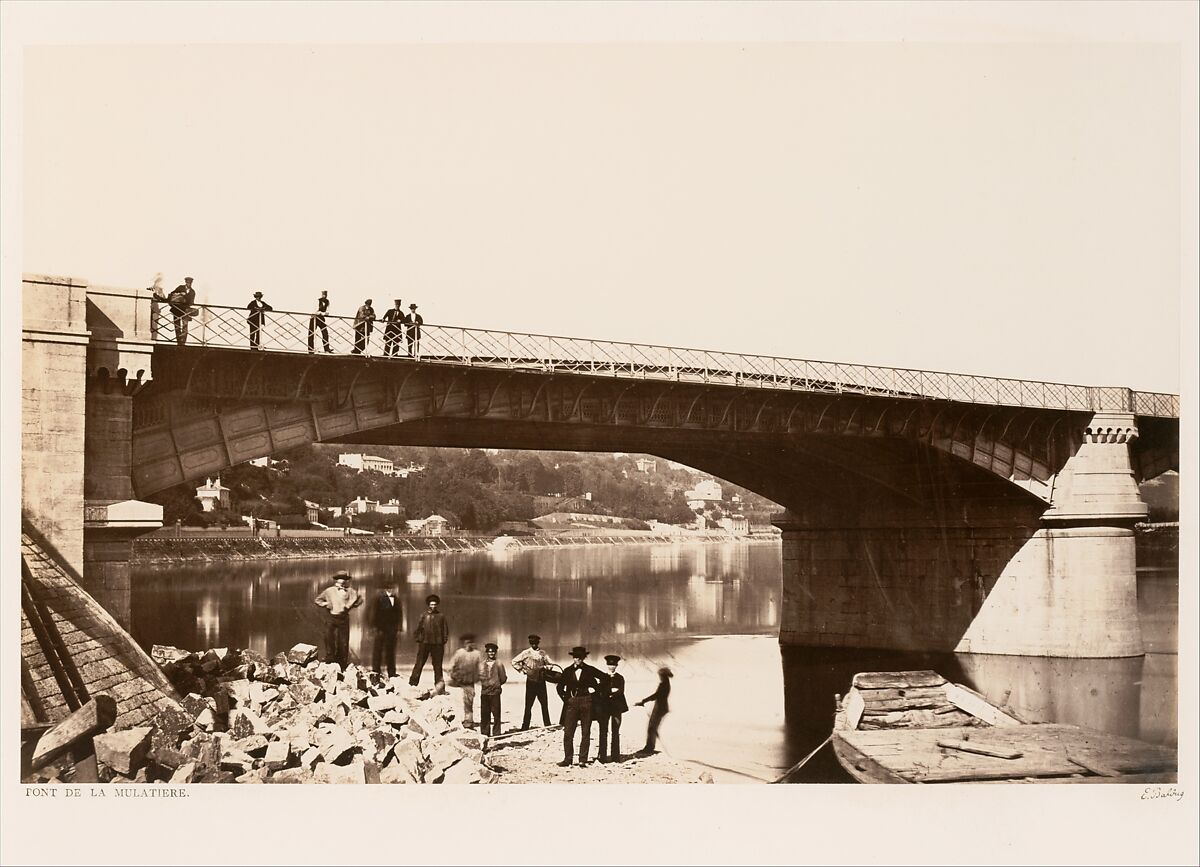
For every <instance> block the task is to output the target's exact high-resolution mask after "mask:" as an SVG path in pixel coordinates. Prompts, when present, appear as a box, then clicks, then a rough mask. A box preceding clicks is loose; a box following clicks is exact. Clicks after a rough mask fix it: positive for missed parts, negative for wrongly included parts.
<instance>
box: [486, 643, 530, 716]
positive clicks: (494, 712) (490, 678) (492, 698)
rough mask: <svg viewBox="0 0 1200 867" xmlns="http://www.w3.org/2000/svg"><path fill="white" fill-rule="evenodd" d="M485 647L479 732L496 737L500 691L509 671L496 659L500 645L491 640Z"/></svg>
mask: <svg viewBox="0 0 1200 867" xmlns="http://www.w3.org/2000/svg"><path fill="white" fill-rule="evenodd" d="M483 649H484V651H486V653H487V656H486V657H485V658H484V659H483V661H482V662H480V663H479V719H480V727H479V733H480V734H482V735H490V736H491V737H495V736H496V735H498V734H500V693H501V692H502V691H503V686H504V684H505V683H506V682H507V681H508V672H506V671H505V670H504V663H503V662H501V661H500V660H498V659H496V653H497V651H499V650H500V648H499V647H497V646H496V645H495V644H493V643H492V642H490V641H489V642H488V643H487V644H485V645H484V646H483ZM543 685H544V684H543Z"/></svg>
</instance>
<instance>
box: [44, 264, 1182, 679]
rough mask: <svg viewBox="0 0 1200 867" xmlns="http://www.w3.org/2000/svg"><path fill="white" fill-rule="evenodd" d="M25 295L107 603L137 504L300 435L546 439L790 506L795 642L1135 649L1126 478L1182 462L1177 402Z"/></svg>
mask: <svg viewBox="0 0 1200 867" xmlns="http://www.w3.org/2000/svg"><path fill="white" fill-rule="evenodd" d="M26 299H27V304H26V322H25V344H24V346H25V365H24V369H25V371H26V386H25V406H26V418H27V422H26V425H25V430H26V437H25V450H24V454H25V458H24V459H25V469H26V472H25V479H26V485H25V490H24V492H23V493H24V502H25V509H26V513H27V515H29V517H30V518H31V519H32V520H34V521H35V522H40V523H41V524H43V525H45V526H46V527H47V528H48V535H50V536H52V537H53V538H54V539H55V540H56V543H57V544H59V545H60V546H62V548H63V549H64V550H65V551H66V555H67V556H68V558H69V559H70V558H74V560H75V561H76V562H78V563H79V564H80V566H81V568H82V567H83V565H84V564H85V563H86V564H88V568H87V569H86V570H85V575H86V574H88V573H90V574H91V575H92V576H93V579H94V580H93V579H89V580H90V582H91V586H92V587H93V589H94V591H95V592H96V593H97V594H98V595H100V596H101V598H103V599H105V600H107V602H108V604H110V605H111V606H112V607H113V608H114V610H116V611H117V612H118V615H119V616H125V615H123V614H122V612H125V611H127V608H128V567H127V565H123V561H122V557H125V558H126V559H127V554H128V540H129V538H131V536H132V535H133V533H135V532H139V531H140V527H142V526H147V525H152V524H153V523H154V521H155V519H156V512H155V508H154V507H152V506H150V505H149V504H141V503H139V501H137V500H135V499H134V498H135V497H146V496H149V495H152V494H154V493H155V492H158V491H161V490H164V489H165V488H168V487H171V486H173V485H176V484H181V483H184V482H188V481H190V480H192V479H197V478H201V477H203V476H206V475H213V474H216V473H218V472H220V471H221V470H222V469H224V468H225V467H228V466H232V465H235V464H238V463H241V462H243V461H246V460H249V459H252V458H257V457H261V456H263V455H266V454H271V453H276V452H279V451H281V450H284V449H287V448H291V447H294V446H298V445H303V444H305V443H310V442H327V443H355V444H362V445H369V444H396V445H429V446H471V447H496V448H540V449H547V448H548V449H573V450H592V451H624V452H646V453H650V454H655V455H658V456H661V457H663V458H667V459H671V460H676V461H679V462H682V463H685V464H688V465H691V466H694V467H698V468H701V469H704V470H707V471H709V472H712V473H713V474H715V475H718V476H721V477H723V478H726V479H729V480H731V481H733V482H736V483H738V484H741V485H743V486H745V487H748V488H750V489H752V490H755V491H758V492H759V493H762V494H763V495H765V496H767V497H769V498H771V499H773V500H775V501H776V502H779V503H781V504H782V505H784V506H785V507H786V508H787V509H788V511H787V512H786V513H785V514H784V515H783V516H782V517H781V518H780V520H779V522H778V523H779V526H780V527H781V528H782V529H783V532H784V542H783V571H784V579H783V594H782V602H781V608H780V638H781V640H782V641H784V642H785V643H797V644H806V645H824V646H840V647H878V646H883V647H891V648H900V649H913V650H952V649H956V648H957V649H958V650H961V651H971V652H989V653H1006V654H1033V655H1051V656H1053V655H1060V656H1085V657H1086V656H1129V655H1138V654H1140V653H1141V652H1142V650H1143V646H1142V640H1141V635H1140V629H1139V625H1138V620H1137V612H1136V594H1135V577H1134V566H1133V536H1132V530H1131V528H1132V525H1133V523H1134V522H1136V521H1138V520H1140V519H1143V518H1144V517H1145V514H1146V506H1145V504H1144V503H1143V502H1142V501H1141V499H1140V496H1139V494H1138V489H1137V485H1136V482H1137V481H1138V480H1141V479H1145V478H1150V477H1153V476H1154V475H1157V474H1158V473H1161V472H1163V471H1164V470H1167V469H1172V468H1175V467H1177V466H1178V398H1177V397H1176V396H1174V395H1164V394H1151V393H1145V392H1137V391H1132V390H1130V389H1126V388H1110V387H1087V386H1076V385H1062V384H1056V383H1048V382H1025V381H1021V380H1013V379H1002V378H990V377H979V376H972V375H962V374H952V373H936V372H928V371H916V370H901V369H893V368H882V367H871V366H865V365H853V364H838V363H832V362H818V361H806V360H798V359H784V358H767V357H762V356H754V355H739V354H732V353H723V352H714V351H707V350H693V349H677V348H672V347H661V346H642V345H637V344H628V343H619V342H613V341H593V340H583V339H578V338H562V337H550V336H543V335H531V334H515V333H507V332H492V331H482V330H478V329H467V328H455V327H449V326H442V325H436V324H428V325H424V326H423V327H422V330H421V336H420V342H419V344H417V345H416V346H415V347H414V349H415V351H416V357H412V356H407V355H401V356H396V357H380V356H379V355H378V351H377V350H376V351H375V354H374V355H370V354H367V353H364V354H363V355H350V354H347V353H346V351H347V350H348V349H349V348H350V347H351V346H352V345H353V339H354V334H353V323H352V322H351V321H350V320H347V319H345V318H342V317H334V316H327V317H326V325H327V327H328V329H329V331H330V339H331V344H332V345H331V348H332V349H335V350H336V351H334V352H332V353H329V354H326V353H324V352H317V353H316V354H313V355H310V354H308V351H307V342H308V328H309V324H310V322H311V319H312V317H311V314H307V313H286V312H273V313H271V314H267V317H266V319H265V321H264V323H263V326H262V332H261V345H262V351H254V350H251V349H250V348H249V324H248V323H247V321H246V311H245V310H244V309H237V308H228V307H216V306H210V307H201V308H199V310H200V315H199V316H197V317H196V319H195V321H193V322H191V323H190V326H189V337H188V343H187V345H183V346H180V345H177V344H176V343H175V342H173V341H172V340H166V341H164V340H163V339H161V338H162V336H163V335H162V332H163V331H164V329H165V330H167V331H169V332H171V333H170V334H169V335H168V336H169V337H173V336H174V335H173V331H174V326H173V323H172V322H171V321H170V319H169V318H168V319H164V318H163V317H164V315H167V311H166V309H165V308H159V309H158V310H157V313H156V311H154V310H153V309H152V304H151V300H150V298H149V297H148V295H147V293H144V292H143V293H140V294H139V293H134V292H123V291H117V290H99V289H91V290H88V289H87V288H86V287H84V286H81V285H79V284H76V283H72V282H71V281H65V280H57V279H54V278H37V277H28V278H26ZM156 317H157V318H156ZM156 330H157V332H158V333H157V334H156V333H155V332H156ZM378 331H379V329H376V335H375V338H374V339H375V345H376V346H378V343H379V339H380V336H379V333H378ZM385 334H386V332H385ZM404 346H405V349H407V345H406V344H405V345H404ZM317 348H318V349H320V348H321V347H320V341H319V339H318V346H317ZM30 371H34V372H41V371H46V372H48V373H47V374H46V375H45V376H42V375H41V374H40V373H36V374H31V373H30ZM81 379H82V380H83V381H84V382H86V384H87V388H86V391H85V392H82V393H81V391H80V380H81ZM33 479H38V480H40V483H39V484H32V482H31V480H33ZM79 479H84V480H85V484H83V485H80V484H79V481H78V480H79ZM85 505H86V508H87V515H88V519H87V525H86V529H85V526H84V521H83V518H82V513H83V511H84V506H85ZM76 506H78V508H76ZM76 513H78V514H79V516H80V517H75V515H76ZM121 546H125V547H124V548H123V549H122V547H121ZM123 600H124V601H123Z"/></svg>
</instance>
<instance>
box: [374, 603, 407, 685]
mask: <svg viewBox="0 0 1200 867" xmlns="http://www.w3.org/2000/svg"><path fill="white" fill-rule="evenodd" d="M401 614H402V610H401V607H400V600H399V599H398V598H397V596H396V590H395V588H394V587H385V588H384V589H382V590H380V591H379V595H378V596H376V597H375V605H374V607H372V609H371V631H372V632H373V633H374V635H373V636H372V638H373V639H374V643H373V644H372V645H371V669H372V671H374V672H375V673H376V674H382V673H383V666H384V663H385V662H386V663H387V674H388V677H395V676H396V631H397V630H398V629H399V628H400V617H401Z"/></svg>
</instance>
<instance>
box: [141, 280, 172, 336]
mask: <svg viewBox="0 0 1200 867" xmlns="http://www.w3.org/2000/svg"><path fill="white" fill-rule="evenodd" d="M162 281H163V275H162V274H161V273H159V274H155V275H154V282H153V283H152V284H151V285H150V287H149V288H148V289H147V290H146V291H147V292H149V293H150V334H151V335H153V336H152V339H153V340H158V339H159V338H163V337H166V336H167V335H166V334H163V333H162V332H161V330H160V329H161V328H162V327H163V313H162V311H163V307H164V306H165V305H166V303H167V293H166V290H165V289H163V285H162Z"/></svg>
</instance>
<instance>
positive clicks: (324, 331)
mask: <svg viewBox="0 0 1200 867" xmlns="http://www.w3.org/2000/svg"><path fill="white" fill-rule="evenodd" d="M328 310H329V290H327V289H322V290H321V297H320V298H318V299H317V311H316V312H315V313H313V315H312V318H310V319H309V320H308V351H309V352H315V351H316V344H317V329H318V328H319V329H321V342H322V343H324V344H325V351H326V352H333V350H332V349H330V348H329V328H328V326H326V325H325V314H326V312H328Z"/></svg>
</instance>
